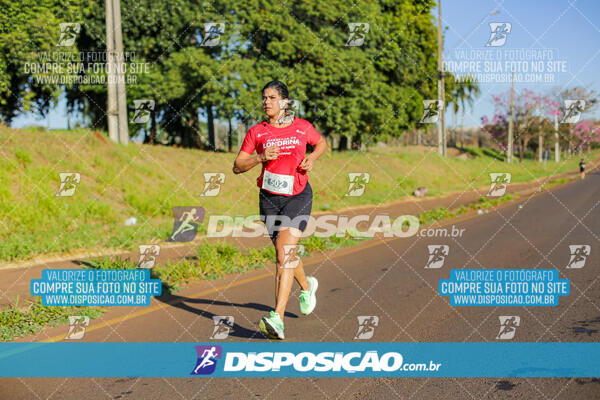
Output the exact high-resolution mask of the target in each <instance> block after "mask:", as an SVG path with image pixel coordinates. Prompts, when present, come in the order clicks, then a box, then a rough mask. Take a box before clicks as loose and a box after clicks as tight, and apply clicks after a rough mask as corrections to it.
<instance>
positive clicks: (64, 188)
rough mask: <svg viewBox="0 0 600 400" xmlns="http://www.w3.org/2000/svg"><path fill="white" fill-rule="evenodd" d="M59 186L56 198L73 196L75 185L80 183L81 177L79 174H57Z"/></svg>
mask: <svg viewBox="0 0 600 400" xmlns="http://www.w3.org/2000/svg"><path fill="white" fill-rule="evenodd" d="M58 176H59V177H60V186H59V187H58V192H57V193H56V195H55V196H56V197H70V196H73V195H74V194H75V189H77V185H79V182H81V175H80V174H79V172H59V174H58Z"/></svg>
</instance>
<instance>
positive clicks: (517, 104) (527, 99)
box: [482, 89, 559, 162]
mask: <svg viewBox="0 0 600 400" xmlns="http://www.w3.org/2000/svg"><path fill="white" fill-rule="evenodd" d="M492 99H493V101H494V110H495V112H494V116H493V118H492V120H491V121H489V120H488V118H487V117H486V116H484V117H482V123H483V125H484V127H483V129H484V130H485V131H487V132H488V133H490V135H491V136H492V138H493V139H494V140H495V141H496V143H498V145H499V147H501V148H502V149H503V150H506V145H507V136H508V120H509V118H510V93H504V94H501V95H497V96H495V95H492ZM558 113H559V111H558V103H557V102H556V101H555V100H553V99H551V98H550V97H548V96H544V95H541V94H538V93H535V92H534V91H532V90H529V89H523V91H522V92H521V93H520V94H517V95H515V100H514V140H515V143H516V144H517V147H518V149H519V161H520V162H523V158H524V154H525V150H526V149H527V147H528V145H529V143H530V141H531V140H532V139H534V138H535V137H536V135H537V136H538V137H539V136H540V134H550V131H549V130H548V129H542V127H543V126H544V125H543V124H545V122H547V118H549V117H552V116H554V115H557V114H558Z"/></svg>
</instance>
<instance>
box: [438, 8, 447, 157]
mask: <svg viewBox="0 0 600 400" xmlns="http://www.w3.org/2000/svg"><path fill="white" fill-rule="evenodd" d="M443 51H444V44H443V42H442V0H438V74H439V77H438V101H439V102H440V107H439V108H440V111H439V113H440V115H439V119H438V153H439V154H441V155H442V156H444V157H446V132H445V131H444V114H445V113H446V105H445V104H444V98H445V97H446V96H445V94H444V60H443Z"/></svg>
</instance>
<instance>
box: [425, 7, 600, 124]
mask: <svg viewBox="0 0 600 400" xmlns="http://www.w3.org/2000/svg"><path fill="white" fill-rule="evenodd" d="M494 11H499V13H497V14H495V15H491V16H490V14H491V13H492V12H494ZM433 14H434V15H435V16H436V18H437V8H436V9H435V10H433ZM482 19H483V22H482ZM442 22H443V26H444V27H445V43H444V58H445V60H448V61H458V60H459V59H460V60H472V59H473V58H474V57H465V56H464V50H467V51H468V50H481V51H485V50H489V51H492V50H493V51H496V50H499V51H500V54H501V55H500V60H499V61H500V63H501V65H502V67H507V65H506V64H505V62H506V61H507V60H508V59H507V54H508V57H510V55H511V54H513V55H516V54H517V49H536V50H538V49H539V50H546V52H545V53H543V52H542V51H540V52H538V53H537V54H541V55H542V56H544V54H545V56H546V59H545V60H544V59H542V61H544V62H545V65H544V67H545V68H547V67H548V66H547V64H546V63H547V61H554V60H557V61H564V62H565V64H560V67H563V66H566V72H557V73H554V72H552V73H550V75H552V76H551V77H550V78H551V79H555V82H554V83H517V84H515V90H516V91H519V90H521V89H523V88H528V89H530V90H534V91H536V92H542V93H546V92H549V91H550V90H551V89H553V88H563V87H573V86H585V87H588V88H590V89H594V90H596V91H597V92H600V85H599V82H598V80H599V71H600V68H599V67H598V65H599V64H600V2H599V1H597V0H579V1H571V0H546V1H541V0H537V1H531V0H506V1H493V0H489V1H488V0H477V1H467V0H443V1H442ZM492 22H493V23H496V22H498V23H500V22H502V23H509V24H511V31H510V33H508V35H507V36H506V42H505V43H504V45H503V46H498V47H486V46H485V45H486V43H487V42H488V40H489V39H490V25H489V23H492ZM480 23H481V24H480ZM469 33H470V35H469ZM465 36H467V37H466V39H464V40H463V38H464V37H465ZM461 50H463V52H462V53H461ZM461 54H462V55H461ZM550 57H553V59H552V60H550V59H549V58H550ZM494 61H495V59H494V60H492V61H489V62H490V64H489V65H490V69H491V68H492V67H493V65H494ZM517 61H525V62H526V63H527V64H528V66H527V68H528V71H530V70H531V68H532V65H531V62H532V61H536V60H534V59H533V56H532V55H526V56H525V57H517ZM520 65H522V64H520ZM553 65H556V64H553ZM511 66H512V65H511ZM481 67H482V68H483V66H481ZM471 69H473V68H471ZM465 70H467V71H469V70H470V68H466V69H463V72H464V71H465ZM544 72H545V73H546V72H547V69H545V70H544ZM524 74H525V73H524ZM524 78H525V76H524ZM532 79H533V80H535V77H534V78H532ZM480 87H481V92H482V93H481V96H480V97H479V98H478V99H477V100H476V104H475V105H474V107H473V110H472V111H471V110H469V109H468V110H467V112H466V115H465V125H475V124H479V123H480V118H481V116H482V115H487V116H491V115H492V114H493V103H492V101H491V95H492V94H500V93H503V92H506V91H508V90H509V89H510V83H509V82H507V83H481V84H480ZM599 115H600V113H598V110H596V111H595V113H594V115H593V116H595V117H598V116H599ZM446 120H447V121H448V122H449V123H450V124H452V123H453V121H454V118H453V116H452V115H451V114H450V112H449V111H448V113H447V119H446Z"/></svg>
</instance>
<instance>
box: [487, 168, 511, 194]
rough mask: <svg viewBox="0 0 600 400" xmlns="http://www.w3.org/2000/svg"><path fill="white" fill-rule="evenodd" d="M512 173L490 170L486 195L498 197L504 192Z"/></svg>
mask: <svg viewBox="0 0 600 400" xmlns="http://www.w3.org/2000/svg"><path fill="white" fill-rule="evenodd" d="M511 177H512V175H511V174H510V173H508V172H491V173H490V181H491V183H490V190H488V193H487V196H490V197H500V196H504V194H505V193H506V188H508V184H509V183H510V179H511Z"/></svg>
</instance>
